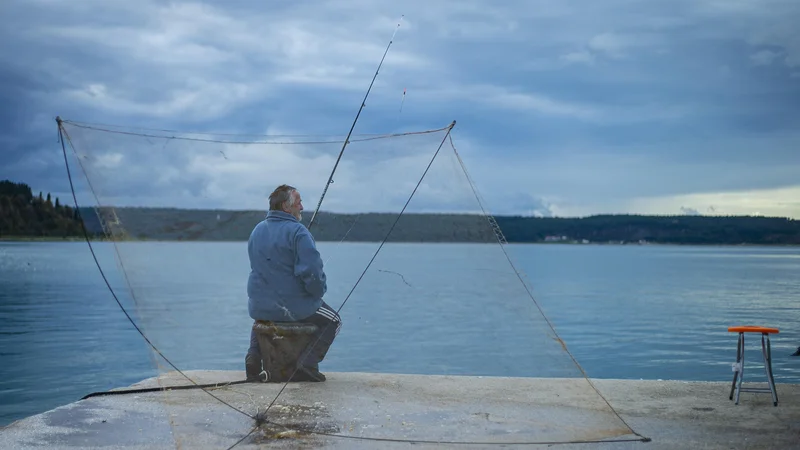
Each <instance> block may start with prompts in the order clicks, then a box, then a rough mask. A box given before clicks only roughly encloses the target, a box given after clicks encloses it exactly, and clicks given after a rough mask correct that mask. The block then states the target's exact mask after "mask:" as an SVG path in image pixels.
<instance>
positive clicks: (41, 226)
mask: <svg viewBox="0 0 800 450" xmlns="http://www.w3.org/2000/svg"><path fill="white" fill-rule="evenodd" d="M82 233H83V232H82V230H81V223H80V221H79V220H78V218H77V215H76V214H75V210H74V209H73V208H70V207H69V206H65V205H62V204H61V201H60V200H59V199H58V198H55V199H52V198H51V197H50V193H49V192H48V193H47V196H46V197H45V196H43V195H42V193H41V192H39V195H38V196H34V195H33V192H32V191H31V187H30V186H28V185H27V184H24V183H14V182H12V181H9V180H3V181H0V238H2V237H71V236H78V235H80V236H83V234H82Z"/></svg>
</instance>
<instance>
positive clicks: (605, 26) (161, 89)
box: [0, 0, 800, 215]
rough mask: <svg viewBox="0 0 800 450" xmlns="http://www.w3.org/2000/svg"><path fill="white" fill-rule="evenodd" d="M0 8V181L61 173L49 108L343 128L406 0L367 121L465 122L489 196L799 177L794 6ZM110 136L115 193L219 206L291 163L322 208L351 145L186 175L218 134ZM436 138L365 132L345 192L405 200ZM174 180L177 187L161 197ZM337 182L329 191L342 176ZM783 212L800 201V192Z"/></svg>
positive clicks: (546, 201)
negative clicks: (118, 157) (274, 164)
mask: <svg viewBox="0 0 800 450" xmlns="http://www.w3.org/2000/svg"><path fill="white" fill-rule="evenodd" d="M0 8H2V10H3V14H4V17H11V18H13V19H12V20H7V26H5V27H4V28H3V29H2V30H0V38H1V39H3V42H5V43H7V45H5V46H4V47H3V48H2V49H0V67H2V69H0V100H2V106H0V133H2V137H0V145H2V146H3V148H2V150H0V178H14V179H17V180H20V181H26V182H29V183H31V184H33V185H34V186H35V189H40V188H41V189H44V190H59V189H64V187H65V181H64V173H63V168H62V167H60V164H61V162H60V160H59V159H58V150H59V149H58V146H57V144H56V141H55V137H56V130H55V124H54V122H53V118H54V117H55V116H56V115H61V116H62V117H64V118H68V119H75V120H84V121H88V122H99V123H119V124H128V125H131V126H144V127H153V128H167V129H188V130H214V131H216V132H220V133H280V134H337V135H339V136H340V138H341V137H342V136H343V134H344V133H345V132H346V131H347V129H348V128H349V126H350V123H351V121H352V119H353V116H354V114H355V112H356V109H357V107H358V102H359V101H360V99H361V97H362V96H363V94H364V90H365V89H366V87H367V85H368V83H369V81H370V79H371V77H372V74H373V72H374V70H375V66H376V65H377V62H378V60H379V58H380V56H381V55H382V53H383V51H384V48H385V45H386V43H387V40H388V39H389V37H390V35H391V33H392V32H393V31H394V28H395V25H396V23H397V20H398V18H399V16H400V14H405V17H404V19H403V22H402V26H401V28H400V30H399V31H398V33H397V36H396V39H395V42H394V44H393V47H392V49H391V50H390V53H389V55H388V57H387V60H386V62H385V66H384V68H383V70H382V71H381V74H380V75H379V77H378V80H377V82H376V85H375V87H374V89H373V92H372V94H371V97H370V99H369V100H368V102H367V107H366V108H365V110H364V112H363V114H362V117H361V119H360V122H359V126H358V128H357V130H356V132H357V133H383V132H392V131H396V130H409V129H431V128H438V127H441V126H445V125H447V124H448V123H449V122H450V121H451V120H453V119H457V120H458V126H457V128H456V131H455V138H456V144H457V145H458V147H459V150H460V151H461V152H462V154H463V156H464V159H465V161H466V162H467V164H468V166H469V167H470V170H471V173H472V175H473V176H474V178H475V179H476V181H478V183H479V187H480V188H481V190H482V191H483V193H484V195H485V196H486V197H487V200H489V204H490V205H492V206H493V208H494V209H495V210H496V211H502V212H519V213H531V212H532V211H537V212H536V213H537V214H553V213H559V214H561V213H562V212H564V211H575V212H576V213H589V212H593V211H594V212H615V211H624V210H626V208H629V205H630V204H631V203H630V202H632V201H634V199H638V198H643V197H648V196H652V197H659V198H661V197H669V196H680V195H694V194H714V193H721V192H732V191H734V192H738V191H746V190H754V189H778V188H787V187H792V186H798V185H800V182H798V181H797V179H796V174H797V173H798V169H800V152H797V151H796V149H797V148H798V144H800V136H799V135H798V134H797V131H796V130H797V129H798V125H800V106H798V105H800V78H798V77H799V76H800V44H799V43H800V31H798V28H797V27H796V24H794V22H795V20H794V17H798V16H800V5H799V4H797V3H796V2H785V1H778V0H776V1H771V2H764V1H759V2H756V1H754V0H752V1H748V0H737V1H728V2H720V1H716V0H706V1H688V0H686V1H678V2H674V1H673V2H665V1H652V2H639V3H632V2H629V1H625V0H612V1H609V2H590V1H581V2H577V3H571V4H563V3H552V2H551V3H547V2H522V1H514V2H510V3H502V4H500V3H496V4H494V3H491V2H479V1H465V2H452V3H447V4H441V3H431V2H421V1H414V2H411V3H406V4H404V5H403V8H402V9H401V8H397V9H392V10H385V9H382V8H381V7H380V6H379V5H377V4H375V3H373V2H367V1H365V0H359V1H356V2H349V3H348V4H347V5H342V4H340V3H334V2H333V1H321V2H314V3H313V4H289V3H284V2H267V3H264V2H254V1H244V0H237V1H234V2H207V3H192V2H172V3H165V2H158V1H150V0H147V1H143V2H140V3H139V4H136V5H134V4H132V3H130V4H125V3H108V2H101V1H86V2H81V3H79V4H73V3H62V2H53V1H50V0H29V1H25V2H23V1H11V2H6V3H5V4H4V5H3V6H2V7H0ZM404 88H405V89H407V94H406V98H405V102H404V104H403V112H402V113H400V112H399V107H400V102H401V99H402V92H403V89H404ZM83 137H84V138H86V139H95V138H99V137H100V135H89V134H84V135H83ZM114 142H116V143H117V144H121V143H125V144H126V145H127V149H126V152H127V153H126V154H127V158H128V159H126V161H129V162H128V163H127V164H128V165H127V166H125V170H124V171H120V172H119V173H120V176H118V177H115V178H114V181H115V182H114V183H109V184H108V187H107V190H105V191H104V193H105V195H107V196H108V197H114V198H119V197H120V196H126V197H128V198H129V200H131V201H133V200H132V199H133V197H136V198H138V201H143V202H150V203H154V204H155V203H164V202H169V201H172V200H170V198H173V199H174V201H175V202H178V200H177V199H178V198H180V199H181V200H180V202H186V201H189V199H190V198H194V200H193V201H195V202H196V203H197V204H202V203H203V202H204V201H209V198H210V199H212V201H217V202H222V200H223V199H224V198H236V197H237V196H239V194H238V193H236V194H231V193H230V192H232V191H233V190H235V189H241V190H243V192H248V193H252V195H262V194H263V192H264V191H268V190H269V189H268V187H264V188H259V187H258V186H259V183H260V185H264V186H267V185H269V186H271V185H274V184H277V183H279V182H283V181H291V180H296V181H293V182H294V183H295V184H301V185H304V186H308V189H310V190H311V191H312V192H311V193H310V194H309V195H306V198H307V200H306V202H307V203H308V204H316V198H314V196H315V195H318V193H319V192H320V191H321V188H322V184H323V183H324V179H325V178H326V176H327V173H326V172H329V170H330V168H331V166H332V160H331V158H332V157H335V154H336V152H337V151H338V148H337V145H332V146H329V147H330V148H328V147H325V149H324V151H322V153H323V154H324V155H325V157H324V158H317V159H312V160H310V162H309V163H307V164H308V165H307V167H308V169H307V170H306V169H298V170H300V171H299V172H297V173H296V174H292V176H290V177H288V178H291V180H286V179H285V178H286V177H287V175H290V174H287V173H286V172H285V171H284V172H283V173H281V172H279V171H278V172H271V170H272V169H269V168H267V169H264V172H265V173H270V175H269V176H266V175H264V176H263V177H258V178H256V179H255V180H254V181H252V182H251V181H247V182H244V181H243V180H242V179H241V177H242V176H243V174H247V173H251V175H250V176H253V177H257V171H253V170H251V169H253V168H252V167H251V168H248V167H242V168H241V170H242V171H241V172H238V173H235V172H227V170H229V168H230V167H234V166H232V164H233V163H230V162H229V163H227V164H228V165H227V166H214V165H210V166H207V168H206V169H207V170H206V169H204V170H205V171H200V172H179V171H180V170H182V169H183V168H184V167H189V166H191V164H192V161H193V159H192V153H191V150H192V149H193V148H194V149H201V150H197V151H198V152H200V153H203V152H205V153H206V154H208V155H212V154H219V152H218V150H219V149H220V148H223V146H222V145H209V144H204V145H196V144H195V145H190V144H188V143H186V145H185V146H184V147H181V144H178V143H177V142H170V143H169V144H168V145H167V146H166V147H165V149H160V148H158V147H159V146H158V145H156V146H153V145H151V144H150V143H148V142H147V141H145V140H136V139H133V138H119V139H117V140H115V141H109V142H107V143H106V144H105V145H106V146H105V147H96V148H94V149H90V150H87V151H91V152H92V154H93V155H94V156H95V157H100V156H101V153H103V152H106V151H109V152H111V150H109V146H111V145H114ZM396 142H397V143H398V144H403V142H404V141H402V140H397V141H396ZM76 145H77V144H76ZM436 145H437V143H436V142H435V140H425V141H424V145H422V143H420V144H419V145H418V146H415V147H414V151H413V154H414V155H416V156H414V157H413V158H412V157H411V155H409V157H410V158H411V159H408V160H403V159H400V157H401V156H402V155H403V152H404V151H405V150H404V149H403V148H393V149H392V148H390V146H389V144H388V143H385V145H384V144H381V145H380V146H376V147H375V148H380V149H382V151H383V152H385V153H369V152H367V151H366V149H367V148H368V147H367V146H364V147H363V148H364V149H365V150H364V151H363V152H362V153H359V148H361V147H356V146H353V148H352V149H351V150H350V151H349V152H351V153H348V154H347V156H346V157H345V162H346V165H345V166H344V167H346V170H345V171H343V172H342V173H341V174H340V175H339V176H338V177H337V178H338V179H337V183H339V184H337V188H341V189H344V188H342V186H350V187H351V188H352V189H362V188H363V187H364V186H367V183H373V184H372V186H373V188H372V189H371V191H370V192H368V195H367V194H365V195H364V196H363V197H362V201H363V205H362V207H363V208H379V207H380V206H381V204H382V202H386V201H388V202H390V203H392V202H395V201H396V200H387V199H388V198H394V197H395V196H394V194H391V193H390V192H391V189H393V186H403V187H407V184H408V183H412V184H413V181H415V177H416V176H417V174H418V173H419V172H420V171H421V170H422V169H423V168H424V165H425V157H424V156H423V155H427V154H428V153H432V152H433V151H434V150H435V148H436ZM154 147H155V150H154ZM315 148H316V147H315ZM298 151H299V147H293V150H291V151H290V150H286V153H283V154H282V155H283V157H287V158H288V157H290V156H291V154H292V153H291V152H298ZM305 151H306V153H303V155H305V156H306V157H309V158H310V157H312V156H313V155H314V150H313V148H308V149H306V150H305ZM390 151H391V153H388V152H390ZM309 152H310V153H309ZM426 152H427V153H426ZM112 153H113V152H112ZM233 153H234V154H235V153H236V152H235V151H234V152H233ZM240 154H242V155H247V156H243V158H244V159H245V160H247V161H250V163H251V164H266V163H267V162H266V161H267V160H262V159H258V158H257V157H256V155H252V154H249V153H247V154H245V153H240ZM134 155H135V157H134ZM332 155H333V156H332ZM376 155H385V156H386V157H387V158H388V157H389V156H391V157H392V158H393V159H392V161H396V162H397V164H394V165H393V167H394V168H395V170H396V171H395V172H392V173H390V172H388V169H389V168H388V167H387V168H386V169H385V170H384V169H380V170H378V169H374V168H373V169H370V168H369V167H370V166H369V164H374V163H373V162H369V161H368V159H369V158H372V159H374V158H375V156H376ZM348 158H349V159H348ZM414 158H416V159H414ZM215 161H216V160H215ZM401 161H405V162H404V163H401ZM195 162H196V161H195ZM295 163H296V164H297V166H296V167H298V168H302V167H305V166H304V164H306V163H304V162H303V161H301V160H297V161H295ZM293 164H294V163H293ZM448 164H449V162H448ZM204 167H205V166H204ZM215 170H216V171H217V172H215ZM370 170H373V171H375V172H374V173H371V172H370ZM176 171H178V172H176ZM112 173H116V172H114V171H112V170H111V169H109V172H107V173H106V174H105V175H103V176H106V177H109V178H111V177H110V175H111V174H112ZM175 173H179V174H180V175H175ZM436 173H438V174H439V175H437V176H439V177H440V180H439V181H437V182H436V183H433V184H436V186H437V187H435V188H434V187H433V184H432V185H431V187H430V190H429V191H428V192H430V195H429V196H428V197H424V196H423V194H422V193H421V194H420V200H419V202H415V205H417V206H418V207H419V208H423V209H424V208H425V207H436V208H443V209H446V208H448V207H453V205H462V202H467V201H468V200H467V198H468V196H463V195H462V193H461V192H459V193H458V194H457V195H456V194H451V195H446V192H447V189H445V188H443V187H441V186H439V185H440V184H441V183H442V182H443V181H442V180H451V181H452V182H453V183H462V181H461V180H460V179H459V178H458V177H456V175H453V173H452V172H441V173H439V172H436ZM169 174H172V175H169ZM375 174H380V176H377V175H375ZM98 177H102V176H101V175H98ZM226 177H227V178H226ZM347 177H352V179H351V180H349V181H348V178H347ZM458 186H460V187H459V189H461V188H464V189H468V186H466V185H464V184H458ZM226 189H228V190H229V192H228V194H227V195H225V192H226V191H225V190H226ZM164 192H167V193H168V194H167V195H168V197H159V198H158V199H156V198H154V197H153V195H155V194H156V193H164ZM331 192H333V193H334V194H331V196H332V197H331V199H330V200H331V201H332V203H330V205H331V206H335V205H336V203H335V201H339V200H337V197H336V195H341V196H344V192H345V191H341V194H336V192H337V191H336V190H334V189H333V188H332V189H331ZM347 192H350V191H347ZM465 192H466V193H467V194H469V191H468V190H466V191H465ZM214 193H216V194H214ZM210 194H211V197H209V195H210ZM169 195H173V196H174V197H169ZM214 195H216V196H217V197H214ZM214 198H216V199H217V200H213V199H214ZM398 198H399V197H398ZM423 198H424V199H425V201H426V202H429V203H423V200H422V199H423ZM726 198H727V197H726ZM760 198H762V197H760ZM763 198H768V196H764V197H763ZM145 199H147V200H145ZM327 201H328V200H326V202H327ZM341 201H342V202H344V201H345V200H344V197H341ZM776 201H777V200H776ZM253 202H255V200H253ZM783 203H786V202H785V201H783ZM393 204H394V203H393ZM326 205H328V204H327V203H326ZM426 205H428V206H426ZM575 205H581V206H580V208H578V209H575V208H577V207H576V206H575ZM593 205H594V206H593ZM683 206H685V207H686V208H690V209H696V210H700V211H702V210H705V209H706V208H707V205H694V204H692V205H689V204H684V205H683ZM670 207H671V206H670ZM665 208H666V206H665ZM728 208H730V206H729V207H728ZM785 208H787V209H786V211H795V212H794V214H798V215H800V210H798V209H797V208H796V206H794V207H793V206H791V205H788V204H787V205H785ZM792 208H794V209H792ZM669 212H672V211H669Z"/></svg>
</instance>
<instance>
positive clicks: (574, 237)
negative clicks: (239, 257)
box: [0, 180, 800, 245]
mask: <svg viewBox="0 0 800 450" xmlns="http://www.w3.org/2000/svg"><path fill="white" fill-rule="evenodd" d="M265 214H266V211H230V210H197V209H175V208H116V209H113V210H110V209H103V210H101V213H100V215H99V216H98V214H97V212H96V211H95V209H93V208H86V207H84V208H81V209H80V215H78V214H77V213H76V211H74V210H73V209H72V208H70V207H69V206H65V205H62V204H61V202H60V201H59V199H58V198H56V199H51V196H50V194H49V193H48V194H47V196H46V197H45V196H43V195H42V193H41V192H40V193H39V195H38V197H37V196H34V195H33V192H32V191H31V188H30V186H28V185H26V184H24V183H14V182H11V181H8V180H5V181H0V238H4V237H11V238H14V237H19V238H33V237H44V238H54V237H55V238H66V237H82V236H83V232H82V229H81V226H80V225H81V222H80V220H81V219H83V221H84V224H85V225H86V228H87V229H88V230H89V233H90V234H91V235H92V237H93V238H103V237H105V235H104V230H103V226H102V223H105V224H106V226H107V227H108V230H110V231H111V232H112V233H113V234H114V235H115V236H116V237H117V238H120V239H133V240H145V239H146V240H183V241H246V240H247V238H248V237H249V236H250V232H251V230H252V229H253V227H254V226H255V225H256V224H257V223H258V222H259V221H261V220H263V219H264V216H265ZM396 217H397V216H396V214H379V213H368V214H363V215H350V214H335V213H326V212H320V214H319V215H318V216H317V221H316V222H315V223H314V226H313V228H312V232H313V234H314V237H315V238H316V240H317V241H321V242H322V241H341V240H344V241H346V242H359V241H371V242H377V241H381V240H382V239H383V238H384V236H386V234H387V233H388V232H389V229H390V227H391V226H392V223H393V222H394V221H395V219H396ZM310 218H311V213H310V212H307V213H306V214H304V217H303V222H304V223H305V224H306V225H308V221H309V219H310ZM101 219H102V220H101ZM495 220H496V221H497V224H498V225H499V227H500V229H502V231H503V234H504V235H505V237H506V239H507V240H508V242H562V243H563V242H579V243H589V242H592V243H643V242H647V243H664V244H728V245H738V244H760V245H800V221H796V220H792V219H785V218H773V217H709V216H640V215H600V216H591V217H585V218H536V217H508V216H496V217H495ZM388 241H389V242H495V241H496V237H495V234H494V232H493V231H492V228H491V226H490V224H489V222H488V220H487V219H486V218H485V217H483V216H478V215H468V214H405V215H403V216H402V217H401V218H400V220H399V221H398V223H397V226H396V227H395V228H394V230H393V231H392V233H391V235H390V236H389V239H388Z"/></svg>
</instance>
